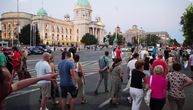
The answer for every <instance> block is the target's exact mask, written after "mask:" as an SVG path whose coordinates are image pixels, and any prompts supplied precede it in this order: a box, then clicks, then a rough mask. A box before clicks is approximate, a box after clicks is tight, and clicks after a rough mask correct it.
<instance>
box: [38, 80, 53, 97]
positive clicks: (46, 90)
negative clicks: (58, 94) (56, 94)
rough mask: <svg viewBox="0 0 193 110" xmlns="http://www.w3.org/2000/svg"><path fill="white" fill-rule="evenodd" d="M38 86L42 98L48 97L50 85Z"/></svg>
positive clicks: (41, 84) (42, 84) (40, 84)
mask: <svg viewBox="0 0 193 110" xmlns="http://www.w3.org/2000/svg"><path fill="white" fill-rule="evenodd" d="M38 86H39V87H40V92H41V95H42V96H45V97H50V92H51V83H39V84H38Z"/></svg>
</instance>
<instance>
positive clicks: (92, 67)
mask: <svg viewBox="0 0 193 110" xmlns="http://www.w3.org/2000/svg"><path fill="white" fill-rule="evenodd" d="M81 64H82V66H83V71H84V73H85V74H89V73H91V74H92V73H94V72H97V71H98V62H97V60H92V61H82V62H81ZM56 69H57V65H56ZM28 71H29V72H30V74H31V75H32V76H36V72H35V69H34V68H28Z"/></svg>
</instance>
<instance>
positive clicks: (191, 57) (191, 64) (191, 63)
mask: <svg viewBox="0 0 193 110" xmlns="http://www.w3.org/2000/svg"><path fill="white" fill-rule="evenodd" d="M189 63H190V68H191V72H192V74H191V78H193V51H191V55H190V58H189Z"/></svg>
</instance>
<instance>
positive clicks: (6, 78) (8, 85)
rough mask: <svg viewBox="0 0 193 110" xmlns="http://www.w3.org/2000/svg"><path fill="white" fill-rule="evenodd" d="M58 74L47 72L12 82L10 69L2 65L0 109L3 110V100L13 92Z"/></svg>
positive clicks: (0, 69) (50, 78) (0, 70)
mask: <svg viewBox="0 0 193 110" xmlns="http://www.w3.org/2000/svg"><path fill="white" fill-rule="evenodd" d="M56 75H58V74H47V75H44V76H40V77H34V78H29V79H24V80H21V81H17V82H15V83H13V84H12V76H11V73H10V72H9V70H8V69H7V68H6V67H5V66H1V65H0V110H3V107H2V103H3V100H4V99H5V98H6V97H7V96H8V95H9V94H11V93H12V92H16V91H18V90H21V89H23V88H25V87H28V86H30V85H32V84H35V83H36V82H38V81H40V80H52V78H53V77H55V76H56Z"/></svg>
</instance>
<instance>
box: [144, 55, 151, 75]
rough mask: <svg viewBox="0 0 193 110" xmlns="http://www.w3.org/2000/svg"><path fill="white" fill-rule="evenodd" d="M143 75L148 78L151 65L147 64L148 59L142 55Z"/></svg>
mask: <svg viewBox="0 0 193 110" xmlns="http://www.w3.org/2000/svg"><path fill="white" fill-rule="evenodd" d="M144 62H145V64H144V71H143V72H144V73H145V75H146V76H150V68H151V64H150V62H149V57H148V56H147V54H144Z"/></svg>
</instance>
